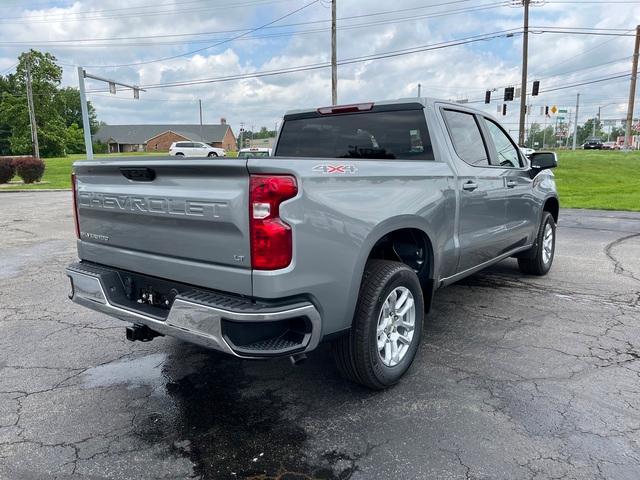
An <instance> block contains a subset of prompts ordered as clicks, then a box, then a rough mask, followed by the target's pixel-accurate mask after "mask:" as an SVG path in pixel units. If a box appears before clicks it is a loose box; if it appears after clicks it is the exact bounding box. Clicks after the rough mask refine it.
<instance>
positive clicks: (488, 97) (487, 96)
mask: <svg viewBox="0 0 640 480" xmlns="http://www.w3.org/2000/svg"><path fill="white" fill-rule="evenodd" d="M484 103H491V90H487V92H486V93H485V94H484Z"/></svg>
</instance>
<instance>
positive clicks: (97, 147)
mask: <svg viewBox="0 0 640 480" xmlns="http://www.w3.org/2000/svg"><path fill="white" fill-rule="evenodd" d="M83 145H84V144H83ZM108 148H109V146H108V145H107V144H106V143H103V142H101V141H100V140H96V141H95V142H93V153H107V151H108ZM82 151H83V152H84V148H83V149H82Z"/></svg>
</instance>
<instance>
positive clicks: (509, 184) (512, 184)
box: [507, 180, 518, 188]
mask: <svg viewBox="0 0 640 480" xmlns="http://www.w3.org/2000/svg"><path fill="white" fill-rule="evenodd" d="M517 186H518V182H516V181H515V180H507V188H514V187H517Z"/></svg>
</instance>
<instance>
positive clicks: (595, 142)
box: [582, 138, 603, 150]
mask: <svg viewBox="0 0 640 480" xmlns="http://www.w3.org/2000/svg"><path fill="white" fill-rule="evenodd" d="M602 147H603V143H602V140H600V139H599V138H589V139H587V141H586V142H584V145H583V146H582V148H584V149H585V150H602Z"/></svg>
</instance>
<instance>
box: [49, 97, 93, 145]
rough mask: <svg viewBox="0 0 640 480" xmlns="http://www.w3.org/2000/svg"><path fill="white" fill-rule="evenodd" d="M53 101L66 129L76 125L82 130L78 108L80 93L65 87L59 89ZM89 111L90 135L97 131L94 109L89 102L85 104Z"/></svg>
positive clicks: (80, 114)
mask: <svg viewBox="0 0 640 480" xmlns="http://www.w3.org/2000/svg"><path fill="white" fill-rule="evenodd" d="M54 101H55V103H56V106H57V108H58V112H59V113H60V115H62V118H63V119H64V123H65V125H66V126H67V127H70V126H71V125H74V124H75V125H76V126H79V127H80V130H81V131H84V130H83V129H82V109H81V106H80V91H79V90H78V89H77V88H73V87H65V88H61V89H59V90H58V91H57V92H56V94H55V98H54ZM87 107H88V111H89V125H90V127H91V133H92V134H94V133H96V132H97V131H98V119H97V115H96V109H95V108H93V105H91V102H87Z"/></svg>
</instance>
